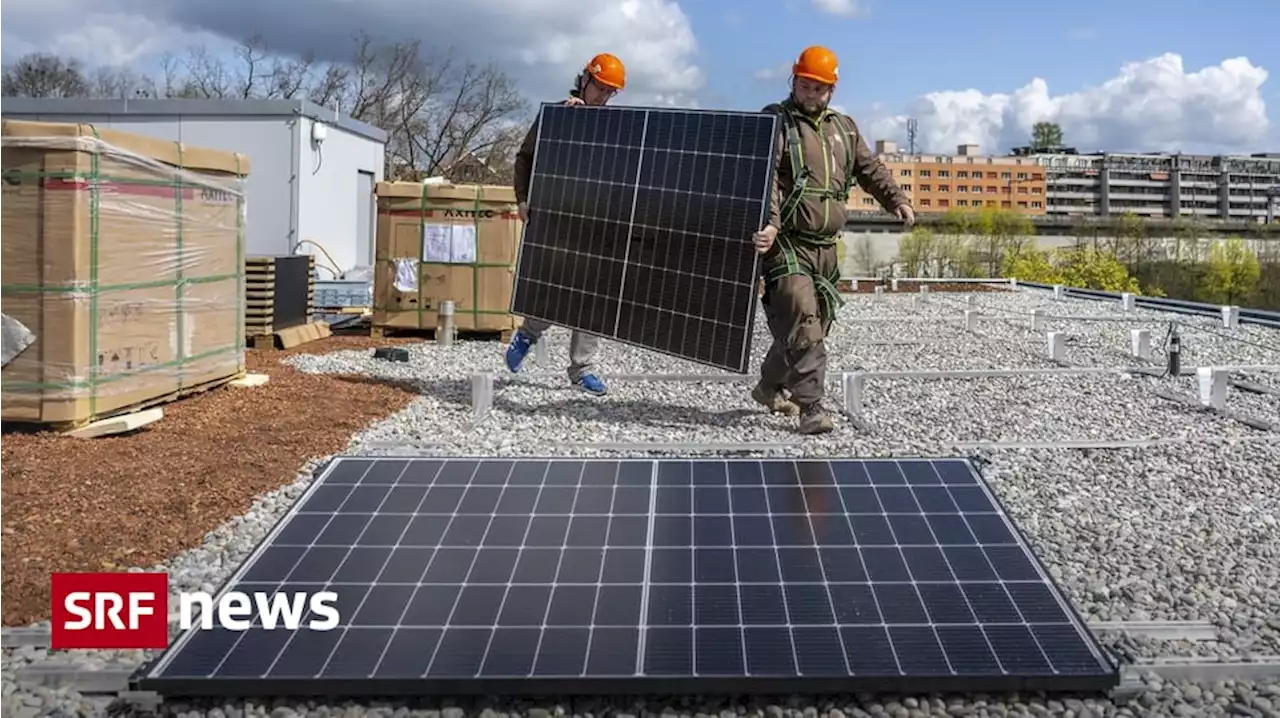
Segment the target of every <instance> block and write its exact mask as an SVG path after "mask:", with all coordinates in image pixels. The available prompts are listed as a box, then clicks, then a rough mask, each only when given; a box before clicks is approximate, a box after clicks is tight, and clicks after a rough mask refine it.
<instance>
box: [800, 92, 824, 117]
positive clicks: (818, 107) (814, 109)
mask: <svg viewBox="0 0 1280 718" xmlns="http://www.w3.org/2000/svg"><path fill="white" fill-rule="evenodd" d="M791 99H792V100H793V101H794V102H795V103H796V105H797V106H798V107H799V108H800V109H801V110H803V111H804V113H805V114H808V115H815V116H816V115H820V114H822V111H823V110H825V109H827V103H825V102H818V101H810V102H804V101H801V100H799V99H796V96H795V95H792V96H791Z"/></svg>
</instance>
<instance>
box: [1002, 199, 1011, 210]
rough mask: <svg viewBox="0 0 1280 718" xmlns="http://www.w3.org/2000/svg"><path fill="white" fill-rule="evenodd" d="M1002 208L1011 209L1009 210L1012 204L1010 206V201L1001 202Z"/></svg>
mask: <svg viewBox="0 0 1280 718" xmlns="http://www.w3.org/2000/svg"><path fill="white" fill-rule="evenodd" d="M1000 208H1001V209H1009V208H1010V204H1009V202H1008V201H1004V202H1001V203H1000Z"/></svg>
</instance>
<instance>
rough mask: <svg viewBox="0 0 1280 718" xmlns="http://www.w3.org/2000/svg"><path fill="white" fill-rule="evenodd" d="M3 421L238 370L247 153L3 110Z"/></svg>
mask: <svg viewBox="0 0 1280 718" xmlns="http://www.w3.org/2000/svg"><path fill="white" fill-rule="evenodd" d="M0 135H2V137H3V172H4V177H5V180H6V181H5V183H4V185H3V199H4V201H3V235H4V242H3V275H4V276H3V285H4V286H3V296H4V302H3V311H4V313H5V314H6V315H7V316H9V317H10V318H12V319H15V320H17V321H19V322H21V323H22V324H23V325H24V326H26V328H27V329H29V330H30V331H31V332H33V333H34V335H35V341H34V343H33V344H32V345H30V346H28V347H27V348H26V349H25V350H23V351H22V353H21V354H18V355H17V357H15V358H14V359H13V360H12V361H11V362H10V363H9V364H7V365H5V366H4V369H3V391H2V397H3V401H2V406H3V410H2V411H3V418H4V419H5V420H6V421H16V422H37V423H53V424H62V423H71V424H78V423H87V422H89V421H92V420H95V419H99V418H103V417H107V416H111V415H113V414H120V413H126V412H128V411H131V410H134V409H137V408H141V407H143V406H149V405H154V404H156V403H160V402H163V401H166V400H169V399H171V398H176V397H177V396H181V395H183V394H185V393H189V392H191V391H195V390H199V389H202V388H207V387H209V386H211V385H216V384H218V383H221V382H223V381H226V380H227V379H230V378H232V377H234V376H237V375H239V374H241V373H243V371H244V338H243V332H242V331H241V326H242V319H241V317H242V315H243V301H244V300H243V293H244V290H243V285H244V222H245V213H244V212H245V203H244V184H243V182H244V178H245V176H246V175H247V174H248V172H249V161H248V158H246V157H245V156H244V155H240V154H230V153H226V152H219V151H215V150H209V149H202V148H197V147H189V146H186V145H182V144H180V143H175V142H166V141H163V140H157V139H153V138H149V137H143V136H140V135H136V134H133V133H129V132H122V131H119V130H109V129H99V128H96V127H94V126H92V125H81V124H62V123H47V122H18V121H10V120H5V121H4V123H3V131H2V132H0Z"/></svg>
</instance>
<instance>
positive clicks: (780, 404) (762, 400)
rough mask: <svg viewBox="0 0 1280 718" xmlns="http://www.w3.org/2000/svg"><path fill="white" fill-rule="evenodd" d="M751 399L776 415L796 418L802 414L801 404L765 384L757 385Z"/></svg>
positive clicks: (752, 391)
mask: <svg viewBox="0 0 1280 718" xmlns="http://www.w3.org/2000/svg"><path fill="white" fill-rule="evenodd" d="M751 398H752V399H755V400H756V402H757V403H759V404H762V405H763V406H764V407H765V408H767V409H768V410H769V411H770V412H772V413H774V414H786V415H787V416H795V415H797V414H799V413H800V405H799V404H797V403H795V402H794V401H791V400H790V399H788V398H787V397H786V396H784V395H783V394H782V392H781V391H780V390H778V389H770V388H769V387H767V386H765V385H764V384H763V383H759V384H756V388H754V389H752V390H751Z"/></svg>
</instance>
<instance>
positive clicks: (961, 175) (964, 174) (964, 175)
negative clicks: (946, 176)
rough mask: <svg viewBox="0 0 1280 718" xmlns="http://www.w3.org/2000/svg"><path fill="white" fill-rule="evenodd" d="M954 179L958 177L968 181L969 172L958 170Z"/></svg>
mask: <svg viewBox="0 0 1280 718" xmlns="http://www.w3.org/2000/svg"><path fill="white" fill-rule="evenodd" d="M956 177H959V178H960V179H969V170H960V171H959V172H956Z"/></svg>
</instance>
